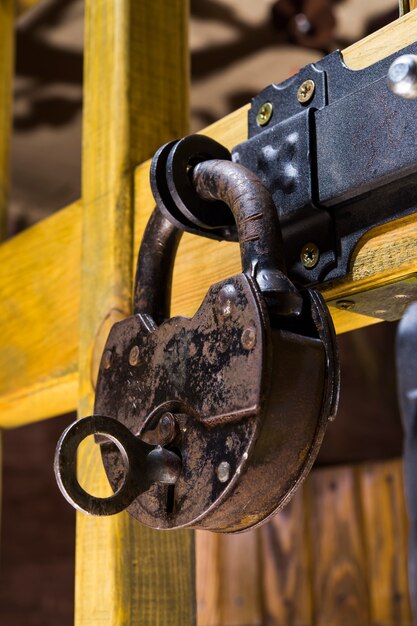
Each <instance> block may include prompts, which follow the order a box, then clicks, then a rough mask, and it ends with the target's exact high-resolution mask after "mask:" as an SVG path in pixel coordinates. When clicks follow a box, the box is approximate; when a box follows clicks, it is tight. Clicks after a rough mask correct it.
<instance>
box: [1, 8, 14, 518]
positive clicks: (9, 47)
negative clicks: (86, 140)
mask: <svg viewBox="0 0 417 626" xmlns="http://www.w3.org/2000/svg"><path fill="white" fill-rule="evenodd" d="M14 4H15V3H14V0H4V1H3V2H1V3H0V77H1V79H0V102H1V108H0V240H2V239H5V238H6V235H7V200H8V193H9V169H10V168H9V154H10V129H11V105H12V77H13V66H14ZM2 467H3V463H2V440H1V432H0V512H1V493H2Z"/></svg>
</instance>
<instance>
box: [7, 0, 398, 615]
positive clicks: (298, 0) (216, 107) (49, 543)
mask: <svg viewBox="0 0 417 626" xmlns="http://www.w3.org/2000/svg"><path fill="white" fill-rule="evenodd" d="M27 4H28V3H27V2H25V3H21V5H20V6H19V10H20V13H21V15H20V17H19V19H18V21H17V30H16V78H15V85H14V113H13V137H12V161H11V163H12V172H11V174H12V183H11V206H10V223H9V233H10V235H13V234H16V233H17V232H19V231H20V230H22V229H24V228H27V227H28V226H30V225H31V224H33V223H35V222H37V221H39V220H41V219H43V218H45V217H47V216H48V215H49V214H51V213H52V212H54V211H56V210H58V209H60V208H62V207H63V206H65V205H67V204H69V203H70V202H72V201H74V200H76V199H78V198H79V197H80V195H81V185H80V174H81V116H82V78H83V2H82V1H81V0H43V1H40V2H38V3H36V5H34V6H33V7H32V8H30V9H29V10H27V9H26V10H25V7H27ZM397 16H398V2H397V1H396V0H367V2H363V0H344V1H342V0H340V1H337V0H278V1H277V0H256V2H254V1H253V0H191V25H190V48H191V58H192V64H191V68H192V88H191V122H190V130H191V131H198V130H199V129H201V128H202V127H204V126H206V125H207V124H210V123H211V122H214V121H215V120H217V119H219V118H220V117H223V116H224V115H226V114H227V113H229V112H231V111H232V110H234V109H236V108H237V107H239V106H241V105H243V104H245V103H247V102H248V101H249V100H250V99H251V97H252V96H254V95H255V94H256V93H257V92H259V91H260V90H261V89H262V88H263V87H264V86H266V85H267V84H269V83H271V82H280V81H282V80H283V79H285V78H287V77H288V76H290V75H292V74H294V73H295V72H297V70H298V69H299V68H300V67H302V66H303V65H305V64H307V63H310V62H314V61H316V60H318V59H319V58H321V57H322V56H323V55H324V54H326V53H328V52H330V51H332V50H334V49H336V48H341V49H343V48H344V47H346V46H347V45H350V44H351V43H353V42H355V41H357V40H358V39H361V38H362V37H364V36H366V35H367V34H369V33H371V32H373V31H374V30H377V29H378V28H380V27H382V26H383V25H385V24H387V23H389V22H391V21H393V20H394V19H396V17H397ZM395 330H396V324H379V325H376V326H373V327H370V328H368V329H362V330H360V331H356V332H353V333H349V334H347V335H343V336H340V337H339V346H340V351H341V360H342V397H341V406H340V411H339V414H338V417H337V420H336V422H335V423H334V424H333V425H332V426H331V428H329V431H328V435H327V436H326V441H325V444H324V446H323V449H322V452H321V455H320V458H319V463H320V464H321V465H322V466H323V465H329V464H331V465H334V464H344V463H352V462H358V461H363V460H376V459H388V458H395V457H399V456H400V455H401V449H402V431H401V424H400V418H399V414H398V408H397V399H396V388H395V372H394V337H395ZM72 419H73V416H72V415H71V416H68V415H67V416H62V417H60V418H55V419H52V420H49V421H45V422H40V423H37V424H33V425H30V426H25V427H22V428H19V429H15V430H12V431H6V432H5V433H4V437H3V442H4V446H3V454H4V459H3V497H2V521H1V545H2V551H1V563H0V624H2V625H4V626H22V625H23V624H24V625H25V626H50V625H51V626H52V625H55V624H58V623H59V624H60V626H66V625H70V624H72V623H73V591H74V585H73V578H74V542H75V514H74V511H73V509H72V508H71V507H70V506H69V505H67V503H66V502H65V501H64V499H63V498H62V497H61V495H60V494H59V493H58V489H57V487H56V484H55V480H54V476H53V471H52V459H53V453H54V449H55V445H56V441H57V439H58V437H59V435H60V434H61V432H62V430H63V428H64V427H65V426H66V424H67V423H69V422H70V421H72ZM271 623H272V622H271ZM357 626H362V625H359V624H358V625H357Z"/></svg>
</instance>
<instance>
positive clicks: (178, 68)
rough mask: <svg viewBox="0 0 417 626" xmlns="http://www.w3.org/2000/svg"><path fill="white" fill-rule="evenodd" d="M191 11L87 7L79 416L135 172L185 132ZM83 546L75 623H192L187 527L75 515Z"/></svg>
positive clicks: (114, 279)
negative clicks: (162, 528)
mask: <svg viewBox="0 0 417 626" xmlns="http://www.w3.org/2000/svg"><path fill="white" fill-rule="evenodd" d="M187 9H188V7H187V3H186V2H183V0H172V1H171V2H170V3H167V4H164V3H161V2H159V3H155V2H154V1H153V0H143V1H142V2H140V3H137V2H134V1H133V0H87V2H86V18H85V53H84V54H85V68H84V76H85V79H84V80H85V83H84V105H83V109H84V113H83V115H84V117H83V159H82V174H83V176H82V178H83V184H82V203H83V211H82V229H83V232H82V260H81V287H80V289H81V299H80V339H79V383H80V386H79V414H80V415H81V416H84V415H88V414H90V413H92V411H93V404H94V385H95V380H96V375H97V370H98V364H99V360H100V357H101V353H102V350H103V345H104V342H105V340H106V338H107V334H108V331H109V330H110V326H111V324H112V323H113V322H114V321H116V320H117V319H120V318H121V317H123V316H126V315H128V314H129V313H130V311H131V295H132V294H131V292H132V272H131V268H132V241H133V237H132V223H133V171H134V166H135V164H136V163H139V162H141V161H143V160H144V159H145V158H147V157H149V155H150V154H152V153H153V152H154V150H155V149H156V148H157V147H158V145H159V144H160V143H161V142H164V141H167V140H169V139H171V138H172V136H177V135H182V134H184V133H185V132H186V130H187V119H188V107H187V95H188V94H187V91H188V55H187V48H188V40H187V20H188V11H187ZM61 297H62V293H61ZM89 444H90V445H85V446H84V447H83V449H82V450H80V451H79V454H78V469H79V477H80V480H81V481H82V483H83V485H84V486H85V488H86V489H87V490H88V491H89V492H90V493H97V492H100V488H102V487H103V485H105V484H106V483H107V480H106V478H105V477H103V472H102V470H101V472H100V469H101V467H102V466H101V460H100V457H99V453H98V452H97V446H96V445H95V444H94V443H93V442H89ZM107 486H108V483H107ZM76 545H77V555H76V607H75V610H76V613H75V623H76V625H79V626H81V625H85V624H89V625H91V626H98V625H100V626H104V625H105V626H116V625H122V624H131V625H132V626H135V625H137V626H139V625H140V626H155V625H156V624H158V625H159V626H192V624H194V621H195V598H194V539H193V534H192V532H191V531H188V532H172V533H158V532H157V531H153V530H151V529H148V528H145V527H143V526H141V525H139V524H138V523H137V522H135V521H133V520H132V518H130V517H129V516H128V515H127V513H123V514H120V515H117V516H113V517H111V518H94V517H89V516H86V515H82V514H80V515H78V516H77V541H76Z"/></svg>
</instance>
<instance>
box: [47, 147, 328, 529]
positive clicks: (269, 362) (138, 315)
mask: <svg viewBox="0 0 417 626" xmlns="http://www.w3.org/2000/svg"><path fill="white" fill-rule="evenodd" d="M195 141H196V140H195V139H189V138H188V141H185V143H183V144H176V145H177V149H178V150H179V151H181V150H183V147H184V146H187V143H188V147H189V146H190V144H193V142H195ZM193 145H195V144H193ZM171 147H172V146H171ZM200 148H201V144H199V150H197V151H196V152H193V155H192V157H191V158H189V153H188V152H187V154H188V156H187V158H185V157H184V158H183V159H182V167H183V171H180V170H181V168H180V167H179V165H178V161H176V164H175V167H177V166H178V167H179V170H178V171H177V170H175V177H177V174H178V177H179V178H180V179H181V180H182V181H183V182H184V181H185V180H188V186H187V185H186V184H185V182H184V184H183V185H181V194H182V199H183V201H185V204H186V205H187V207H188V208H189V207H193V206H194V205H193V203H194V201H196V202H197V200H198V202H197V205H198V206H197V209H196V210H199V211H200V215H202V214H204V212H206V214H207V215H209V213H210V210H211V212H212V216H211V219H212V220H213V221H216V220H218V223H219V224H220V225H221V224H222V223H223V222H224V220H226V223H228V225H227V224H226V226H224V228H225V229H226V228H230V232H232V231H234V233H235V236H237V238H238V239H239V243H240V250H241V258H242V273H241V274H238V275H236V276H232V277H230V278H228V279H226V280H224V281H221V282H220V283H217V284H215V285H213V286H211V287H210V289H209V290H208V292H207V295H206V296H205V298H204V300H203V302H202V304H201V306H200V308H199V310H198V311H197V313H196V314H195V315H194V317H192V318H191V319H189V318H185V317H174V318H169V306H170V292H171V280H172V271H173V266H174V260H175V253H176V249H177V246H178V243H179V239H180V236H181V234H182V230H179V229H178V228H177V227H176V226H175V224H172V223H171V222H169V221H168V220H167V219H166V218H165V217H164V215H163V214H162V213H161V211H160V209H159V208H156V209H155V211H154V213H153V215H152V216H151V218H150V221H149V223H148V225H147V228H146V231H145V234H144V237H143V241H142V244H141V249H140V253H139V258H138V268H137V275H136V287H135V305H134V315H133V316H132V317H129V318H127V319H125V320H122V321H120V322H118V323H116V324H115V325H114V326H113V328H112V329H111V332H110V335H109V338H108V340H107V343H106V346H105V350H104V353H103V357H102V360H101V364H100V368H99V376H98V381H97V388H96V402H95V413H96V414H97V415H95V416H91V417H88V418H85V420H81V422H82V424H83V429H84V430H83V431H82V433H81V435H82V436H81V435H79V434H78V438H76V439H75V444H74V443H72V444H71V445H70V446H69V448H68V446H67V445H66V444H67V440H68V438H70V440H71V438H72V436H73V433H74V432H75V433H76V432H77V428H80V427H79V426H78V424H80V422H75V423H74V424H73V425H72V426H70V427H69V429H68V430H67V431H66V432H65V433H64V435H63V437H62V438H61V441H60V443H59V445H58V449H57V454H56V465H55V469H56V473H57V479H58V484H59V486H60V487H61V490H62V492H63V493H64V495H65V497H66V498H67V499H68V500H69V501H70V502H71V503H72V504H73V505H75V506H78V507H79V508H81V509H82V510H87V512H90V513H93V514H99V515H101V514H110V513H113V512H115V509H117V510H120V506H121V503H122V504H123V503H124V504H125V508H126V510H127V511H128V512H129V513H130V514H131V515H132V516H133V517H134V518H136V519H137V520H138V521H140V522H141V523H143V524H145V525H147V526H152V527H154V528H158V529H173V528H180V527H194V528H205V529H208V530H214V531H218V532H240V531H243V530H246V529H248V528H251V527H253V526H256V525H257V524H260V523H262V522H263V521H265V520H266V519H267V518H268V517H269V516H271V515H272V514H273V513H274V512H275V511H277V510H278V509H279V508H281V507H282V506H283V505H284V504H285V503H286V502H287V501H288V500H289V498H290V497H291V496H292V494H293V493H294V491H295V490H296V488H297V486H298V485H299V484H300V482H301V481H302V480H303V479H304V478H305V476H306V475H307V473H308V471H309V469H310V468H311V465H312V463H313V462H314V459H315V458H316V455H317V452H318V450H319V447H320V444H321V441H322V439H323V436H324V432H325V429H326V426H327V423H328V421H329V419H331V418H332V417H333V416H334V414H335V412H336V407H337V401H338V392H339V366H338V358H337V349H336V343H335V336H334V329H333V325H332V321H331V317H330V314H329V312H328V310H327V307H326V305H325V303H324V301H323V299H322V297H321V296H320V294H319V293H318V292H316V291H315V290H309V289H304V290H299V289H296V288H295V286H294V285H293V284H292V282H291V281H290V280H289V279H288V277H287V276H286V274H285V262H284V259H283V251H282V247H281V246H280V243H279V242H280V241H281V235H280V227H279V221H278V216H277V213H276V211H275V207H274V204H273V202H272V198H271V196H270V194H269V192H268V190H267V189H266V188H265V186H264V185H263V184H262V183H261V181H260V180H259V178H258V177H257V176H256V175H255V174H253V173H252V172H250V171H249V170H247V169H246V168H245V167H243V166H241V165H238V164H235V163H232V162H231V161H228V160H224V159H218V158H215V159H212V158H210V157H213V156H214V157H217V156H218V152H219V151H220V152H221V150H220V148H219V147H218V144H216V143H215V142H213V143H212V142H211V140H207V141H205V143H204V146H203V148H204V150H205V153H204V154H203V153H202V152H201V150H200ZM223 150H224V149H223ZM168 153H169V150H168ZM185 153H186V152H184V154H185ZM166 154H167V152H166V150H165V148H162V149H161V151H159V153H158V155H157V157H156V159H155V161H154V165H153V168H154V169H155V167H156V164H157V163H159V167H162V166H161V162H162V161H161V159H162V158H165V156H166ZM161 155H162V156H161ZM226 156H227V154H226ZM165 167H166V166H165ZM174 169H175V168H174ZM168 170H169V172H170V174H172V168H171V169H170V168H169V167H168ZM168 182H169V184H170V186H171V188H173V185H172V179H169V176H168V178H165V179H160V180H159V181H158V190H159V192H158V193H156V194H155V195H156V198H157V200H158V205H159V204H162V201H161V197H160V194H162V196H163V197H164V198H165V200H166V201H167V202H168V201H169V198H168V196H167V189H168ZM196 198H197V200H196ZM199 203H200V204H199ZM216 207H217V208H216ZM230 217H231V219H230ZM172 220H173V221H175V220H174V219H173V218H172ZM102 416H109V417H107V418H106V417H104V418H103V417H102ZM103 419H104V424H103V423H102V420H103ZM112 423H114V424H115V425H116V424H117V425H118V426H120V429H121V430H120V429H119V430H120V434H119V435H118V433H117V430H115V431H113V430H112V429H111V424H112ZM109 424H110V426H109ZM85 433H87V434H91V433H93V434H96V441H97V443H98V444H99V445H100V446H101V453H102V458H103V463H104V467H105V470H106V473H107V476H108V479H109V482H110V484H111V486H112V488H113V490H114V492H115V495H114V496H113V497H112V498H110V499H109V500H108V501H100V502H97V501H96V500H98V499H94V498H92V497H91V496H90V498H92V499H91V501H90V506H89V501H88V499H87V498H86V494H85V492H84V493H81V492H80V491H79V485H78V483H77V481H76V478H75V463H74V455H75V448H76V445H78V443H77V442H79V441H80V440H81V439H82V438H83V436H84V437H85V436H87V434H85ZM135 442H139V443H138V445H136V443H135ZM70 443H71V441H70ZM134 450H136V452H132V451H134ZM135 454H136V455H137V456H138V457H140V458H137V459H136V460H135V459H134V455H135ZM132 455H133V456H132ZM131 459H132V463H130V460H131ZM131 466H132V467H133V471H131ZM135 476H136V479H135ZM126 485H127V486H126ZM119 505H120V506H119Z"/></svg>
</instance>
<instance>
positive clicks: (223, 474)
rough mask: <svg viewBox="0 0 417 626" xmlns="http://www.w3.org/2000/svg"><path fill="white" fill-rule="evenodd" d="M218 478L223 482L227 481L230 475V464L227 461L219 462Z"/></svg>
mask: <svg viewBox="0 0 417 626" xmlns="http://www.w3.org/2000/svg"><path fill="white" fill-rule="evenodd" d="M216 474H217V478H218V479H219V480H220V482H221V483H226V482H227V481H228V480H229V477H230V465H229V463H228V462H227V461H222V462H221V463H219V465H218V467H217V469H216Z"/></svg>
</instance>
